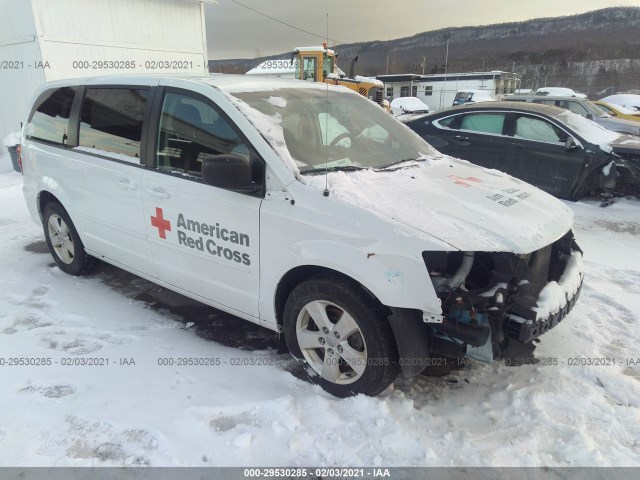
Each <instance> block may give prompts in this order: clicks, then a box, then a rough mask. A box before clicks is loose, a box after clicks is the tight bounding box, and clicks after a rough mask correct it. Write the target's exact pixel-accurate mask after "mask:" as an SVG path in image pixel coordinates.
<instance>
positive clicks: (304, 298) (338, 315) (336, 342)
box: [284, 276, 399, 397]
mask: <svg viewBox="0 0 640 480" xmlns="http://www.w3.org/2000/svg"><path fill="white" fill-rule="evenodd" d="M284 333H285V338H286V341H287V345H288V346H289V350H290V351H291V353H292V354H293V356H295V357H297V358H300V359H303V360H304V361H305V362H306V363H307V364H308V365H309V367H311V369H312V370H313V371H314V373H315V375H312V376H310V379H311V381H313V382H314V383H317V384H319V385H320V386H322V388H324V389H325V390H326V391H328V392H329V393H331V394H333V395H335V396H337V397H347V396H350V395H356V394H358V393H363V394H366V395H377V394H379V393H380V392H382V391H383V390H384V389H385V388H387V386H389V385H390V384H391V383H392V382H393V381H394V380H395V378H396V377H397V376H398V373H399V366H398V354H397V349H396V345H395V340H394V337H393V333H392V331H391V327H390V326H389V324H388V322H387V321H386V319H385V318H384V315H383V312H382V308H381V307H380V305H377V304H376V302H375V301H374V300H373V299H371V298H370V297H369V295H367V294H366V293H365V292H364V291H363V290H362V289H361V288H359V287H357V286H356V285H354V284H353V283H351V282H349V281H347V280H345V279H342V278H340V277H337V276H335V277H334V276H322V277H314V278H311V279H309V280H307V281H305V282H303V283H301V284H300V285H298V286H297V287H296V288H295V289H294V290H293V292H291V295H290V296H289V298H288V299H287V303H286V305H285V309H284Z"/></svg>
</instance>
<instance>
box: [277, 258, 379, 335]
mask: <svg viewBox="0 0 640 480" xmlns="http://www.w3.org/2000/svg"><path fill="white" fill-rule="evenodd" d="M321 275H331V276H335V277H340V278H342V279H344V280H347V281H348V282H351V283H352V284H354V285H355V286H357V287H358V288H360V289H361V290H362V291H363V292H365V293H366V294H367V295H368V296H369V297H370V298H371V300H372V301H374V302H376V303H377V304H378V305H379V306H380V308H383V309H385V311H387V312H388V314H390V313H391V310H390V309H389V308H388V307H387V306H385V305H383V304H382V302H380V300H379V299H378V298H377V297H376V296H375V295H374V294H373V292H371V290H369V289H368V288H367V287H365V286H364V285H363V284H362V283H361V282H359V281H358V280H356V279H355V278H353V277H350V276H349V275H346V274H344V273H343V272H340V271H338V270H334V269H332V268H329V267H323V266H320V265H301V266H297V267H295V268H292V269H291V270H289V271H288V272H286V273H285V274H284V275H283V276H282V278H281V279H280V281H279V282H278V287H277V288H276V293H275V297H274V309H275V314H276V321H277V322H278V325H279V326H282V320H283V313H284V306H285V304H286V302H287V298H289V295H290V294H291V292H292V291H293V289H294V288H295V287H296V286H297V285H299V284H300V283H302V282H304V281H305V280H308V279H309V278H312V277H316V276H321Z"/></svg>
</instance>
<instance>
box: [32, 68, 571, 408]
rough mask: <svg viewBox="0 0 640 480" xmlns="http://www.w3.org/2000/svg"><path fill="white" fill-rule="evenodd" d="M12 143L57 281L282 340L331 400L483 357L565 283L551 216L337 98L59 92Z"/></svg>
mask: <svg viewBox="0 0 640 480" xmlns="http://www.w3.org/2000/svg"><path fill="white" fill-rule="evenodd" d="M21 143H22V165H23V173H24V197H25V199H26V202H27V205H28V208H29V211H30V212H31V215H32V217H33V219H34V221H36V222H38V223H40V224H42V225H43V228H44V236H45V238H46V241H47V244H48V246H49V249H50V250H51V253H52V256H53V258H54V260H55V261H56V263H57V265H58V266H59V268H60V269H61V270H63V271H64V272H67V273H69V274H72V275H80V274H83V273H85V272H87V271H88V270H89V268H90V267H91V266H92V264H93V263H94V260H95V259H96V258H98V259H102V260H104V261H106V262H108V263H111V264H113V265H116V266H118V267H120V268H123V269H125V270H128V271H130V272H132V273H134V274H136V275H139V276H140V277H143V278H146V279H148V280H150V281H152V282H156V283H157V284H159V285H162V286H164V287H166V288H168V289H171V290H175V291H176V292H180V293H182V294H184V295H186V296H189V297H191V298H194V299H196V300H199V301H201V302H204V303H206V304H208V305H212V306H214V307H216V308H219V309H221V310H224V311H226V312H230V313H232V314H234V315H236V316H238V317H240V318H243V319H245V320H249V321H251V322H255V323H257V324H259V325H262V326H264V327H266V328H269V329H271V330H273V331H275V332H280V333H283V334H284V338H285V339H286V343H287V345H288V347H289V349H290V351H291V353H292V354H293V355H294V356H295V357H297V358H299V359H301V360H303V361H304V362H306V363H307V364H308V367H309V368H308V371H309V373H310V377H311V379H312V381H315V382H317V383H319V384H320V385H321V386H322V387H323V388H325V389H326V390H327V391H329V392H331V393H333V394H334V395H337V396H347V395H353V394H358V393H364V394H368V395H376V394H378V393H380V392H381V391H383V390H384V389H385V388H386V387H387V386H388V385H389V384H391V383H392V382H393V381H394V379H395V378H396V377H397V376H398V375H399V374H400V373H402V374H403V375H404V376H406V377H410V376H412V375H416V374H418V373H419V372H420V371H422V370H423V369H424V368H425V367H426V366H428V365H430V364H431V363H430V362H431V361H432V359H433V357H442V356H446V357H454V358H455V357H457V358H462V357H464V356H471V357H474V358H478V359H482V360H485V361H491V360H493V359H495V358H500V356H501V355H503V353H504V351H505V348H507V346H508V344H509V342H516V343H518V342H531V341H532V340H533V339H534V338H537V337H538V336H539V335H541V334H543V333H544V332H546V331H547V330H548V329H550V328H551V327H553V326H554V325H556V324H557V323H558V322H559V321H560V320H562V319H563V318H564V317H565V316H566V315H567V313H568V312H569V310H570V309H571V307H572V306H573V304H574V302H575V301H576V298H577V296H578V293H579V291H580V287H581V284H582V278H583V274H582V267H581V265H582V263H581V259H582V255H581V252H580V249H579V248H578V247H577V245H576V243H575V241H574V239H573V234H572V231H571V228H572V224H573V217H572V214H571V211H570V210H569V209H568V208H567V207H566V206H565V205H564V204H562V203H561V202H559V201H558V200H556V199H555V198H553V197H551V196H550V195H548V194H546V193H544V192H542V191H540V190H538V189H536V188H534V187H532V186H530V185H527V184H525V183H523V182H521V181H518V180H515V179H513V178H511V177H509V176H507V175H505V174H502V173H500V172H497V171H495V170H485V169H483V168H480V167H477V166H474V165H472V164H470V163H468V162H465V161H459V160H455V159H453V158H449V157H446V156H443V155H441V154H439V153H438V152H436V151H435V150H433V149H432V148H431V147H430V146H429V145H428V144H427V143H425V142H424V141H423V140H422V139H421V138H419V137H418V136H417V135H415V134H414V133H413V132H412V131H410V130H409V129H408V128H407V127H406V126H404V125H402V124H401V123H400V122H397V121H396V120H395V119H393V117H391V116H390V115H389V114H388V113H386V112H385V111H384V110H382V109H381V108H379V107H378V106H377V105H376V104H374V103H373V102H370V101H368V100H367V99H365V98H363V97H361V96H360V95H358V94H357V93H355V92H352V91H350V90H348V89H346V88H344V87H334V86H329V87H327V85H322V84H316V83H308V82H300V81H296V80H287V79H274V78H266V77H265V78H257V77H247V76H225V75H216V76H211V77H207V78H183V77H164V78H161V77H153V76H138V75H136V76H114V77H100V78H92V79H85V80H78V79H74V80H65V81H58V82H53V83H49V84H46V85H44V86H42V87H41V88H40V89H39V90H38V91H37V92H36V93H35V97H34V99H33V107H32V109H31V112H30V113H29V115H28V117H27V118H25V122H24V128H23V132H22V138H21ZM87 307H88V308H90V306H87ZM212 379H215V377H212Z"/></svg>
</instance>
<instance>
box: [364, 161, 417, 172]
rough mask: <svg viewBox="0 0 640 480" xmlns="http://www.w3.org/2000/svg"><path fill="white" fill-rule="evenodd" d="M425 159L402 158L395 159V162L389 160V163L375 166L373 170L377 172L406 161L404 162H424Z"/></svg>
mask: <svg viewBox="0 0 640 480" xmlns="http://www.w3.org/2000/svg"><path fill="white" fill-rule="evenodd" d="M425 160H426V159H425V158H405V159H403V160H397V161H395V162H391V163H390V164H389V165H385V166H384V167H380V168H376V169H375V170H376V171H377V172H379V171H381V170H387V169H388V168H389V167H396V166H398V165H400V164H401V163H406V162H424V161H425Z"/></svg>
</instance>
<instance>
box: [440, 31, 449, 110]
mask: <svg viewBox="0 0 640 480" xmlns="http://www.w3.org/2000/svg"><path fill="white" fill-rule="evenodd" d="M450 37H451V34H450V33H447V53H446V54H445V57H444V82H443V85H442V90H440V108H441V109H442V108H444V98H443V97H444V94H445V91H446V90H447V68H448V66H449V38H450Z"/></svg>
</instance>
